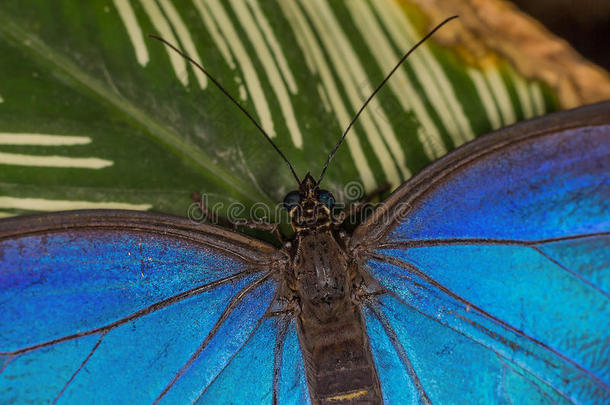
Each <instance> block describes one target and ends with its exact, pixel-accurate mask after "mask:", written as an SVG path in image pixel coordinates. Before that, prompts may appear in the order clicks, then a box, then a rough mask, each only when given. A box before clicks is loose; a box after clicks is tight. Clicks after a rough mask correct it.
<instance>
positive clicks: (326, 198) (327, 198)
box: [318, 190, 335, 209]
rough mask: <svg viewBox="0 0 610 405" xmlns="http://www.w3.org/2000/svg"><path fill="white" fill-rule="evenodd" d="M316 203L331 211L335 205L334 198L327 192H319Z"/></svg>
mask: <svg viewBox="0 0 610 405" xmlns="http://www.w3.org/2000/svg"><path fill="white" fill-rule="evenodd" d="M318 201H320V202H321V203H322V204H324V205H326V206H327V207H328V208H330V209H332V208H333V206H334V205H335V197H333V195H332V194H331V193H330V191H328V190H320V191H319V192H318Z"/></svg>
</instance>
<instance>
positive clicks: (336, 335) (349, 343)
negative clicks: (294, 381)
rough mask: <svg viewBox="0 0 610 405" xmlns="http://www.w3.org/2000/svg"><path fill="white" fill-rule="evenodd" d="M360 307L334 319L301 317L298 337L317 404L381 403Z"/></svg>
mask: <svg viewBox="0 0 610 405" xmlns="http://www.w3.org/2000/svg"><path fill="white" fill-rule="evenodd" d="M363 322H364V321H363V320H362V314H361V312H360V309H359V308H358V307H357V306H356V305H351V308H349V309H348V310H346V311H343V313H338V314H337V320H336V321H335V322H329V323H320V322H318V321H317V320H315V319H307V318H306V317H304V316H301V317H300V319H299V340H300V343H301V349H302V351H303V356H304V359H305V369H306V374H307V382H308V385H309V389H310V396H311V399H312V402H313V403H314V404H330V403H332V404H366V403H370V404H380V403H381V390H380V388H379V380H378V378H377V372H376V370H375V366H374V365H373V358H372V355H371V350H370V347H369V343H368V339H367V336H366V333H365V332H364V324H363Z"/></svg>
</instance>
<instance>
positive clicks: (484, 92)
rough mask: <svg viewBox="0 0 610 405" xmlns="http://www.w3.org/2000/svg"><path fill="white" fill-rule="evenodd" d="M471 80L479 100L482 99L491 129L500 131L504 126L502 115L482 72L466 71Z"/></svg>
mask: <svg viewBox="0 0 610 405" xmlns="http://www.w3.org/2000/svg"><path fill="white" fill-rule="evenodd" d="M466 73H468V76H470V79H472V83H473V84H474V88H475V90H476V91H477V93H478V95H479V98H480V99H481V103H482V104H483V108H484V109H485V112H486V113H487V119H488V121H489V124H490V125H491V129H498V128H500V127H501V126H502V121H501V120H500V113H499V112H498V108H497V106H496V102H495V100H494V98H493V95H492V94H491V91H490V89H489V86H488V85H487V81H486V80H485V77H484V76H483V73H481V71H479V70H476V69H468V70H467V71H466Z"/></svg>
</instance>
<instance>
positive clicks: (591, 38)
mask: <svg viewBox="0 0 610 405" xmlns="http://www.w3.org/2000/svg"><path fill="white" fill-rule="evenodd" d="M513 3H515V4H516V5H517V6H518V7H519V8H520V9H521V10H523V11H525V12H526V13H528V14H530V15H531V16H533V17H534V18H536V19H537V20H538V21H540V22H541V23H543V24H544V25H545V26H546V27H547V28H548V29H549V30H551V31H552V32H553V33H555V34H557V35H559V36H560V37H562V38H564V39H565V40H567V41H568V42H570V43H571V44H572V46H573V47H574V48H576V49H577V50H578V51H579V52H580V53H581V54H582V55H583V56H584V57H586V58H587V59H590V60H591V61H593V62H595V63H597V64H598V65H600V66H603V67H604V68H605V69H606V70H610V45H609V44H608V40H609V39H610V1H608V0H513Z"/></svg>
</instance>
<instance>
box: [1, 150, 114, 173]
mask: <svg viewBox="0 0 610 405" xmlns="http://www.w3.org/2000/svg"><path fill="white" fill-rule="evenodd" d="M112 164H113V162H112V161H111V160H106V159H100V158H95V157H88V158H75V157H67V156H37V155H24V154H19V153H2V152H0V165H11V166H37V167H64V168H78V169H103V168H105V167H108V166H112Z"/></svg>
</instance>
